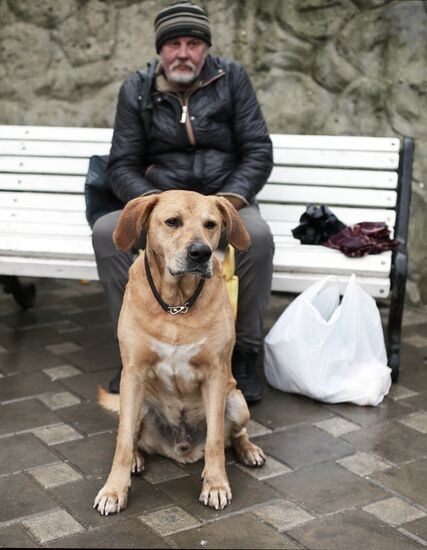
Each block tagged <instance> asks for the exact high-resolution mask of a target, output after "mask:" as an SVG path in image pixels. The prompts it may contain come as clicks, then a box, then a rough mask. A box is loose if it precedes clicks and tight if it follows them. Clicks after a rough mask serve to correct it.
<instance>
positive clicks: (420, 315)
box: [402, 307, 426, 336]
mask: <svg viewBox="0 0 427 550" xmlns="http://www.w3.org/2000/svg"><path fill="white" fill-rule="evenodd" d="M425 322H426V313H425V312H424V311H418V310H414V309H410V308H408V307H405V309H404V311H403V319H402V325H403V326H404V327H407V326H411V325H417V324H425ZM403 334H404V336H406V332H404V333H403Z"/></svg>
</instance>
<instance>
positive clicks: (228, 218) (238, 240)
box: [215, 197, 251, 250]
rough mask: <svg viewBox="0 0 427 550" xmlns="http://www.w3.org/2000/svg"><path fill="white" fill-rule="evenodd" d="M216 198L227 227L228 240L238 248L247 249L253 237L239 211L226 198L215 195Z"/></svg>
mask: <svg viewBox="0 0 427 550" xmlns="http://www.w3.org/2000/svg"><path fill="white" fill-rule="evenodd" d="M215 200H216V203H217V206H218V208H219V210H220V212H221V214H222V219H223V221H224V223H225V225H226V227H227V237H228V242H229V243H230V244H231V245H233V246H234V248H236V250H247V249H248V248H249V246H250V244H251V238H250V236H249V233H248V231H247V229H246V227H245V224H244V223H243V220H242V218H241V217H240V216H239V212H238V211H237V210H236V209H235V208H234V206H233V205H232V204H231V202H230V201H228V200H227V199H226V198H224V197H215Z"/></svg>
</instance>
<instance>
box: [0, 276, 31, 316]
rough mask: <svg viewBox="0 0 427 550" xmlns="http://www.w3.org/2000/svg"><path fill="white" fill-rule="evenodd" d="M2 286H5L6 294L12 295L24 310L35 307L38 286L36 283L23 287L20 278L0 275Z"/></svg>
mask: <svg viewBox="0 0 427 550" xmlns="http://www.w3.org/2000/svg"><path fill="white" fill-rule="evenodd" d="M0 284H2V285H3V290H4V291H5V292H6V294H12V296H13V297H14V299H15V302H16V303H17V304H18V305H19V306H21V307H22V309H24V310H25V309H28V308H30V307H33V305H34V302H35V299H36V286H35V285H34V283H30V284H28V285H23V284H22V283H21V281H20V280H19V278H18V277H16V276H14V275H0Z"/></svg>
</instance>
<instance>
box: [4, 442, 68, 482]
mask: <svg viewBox="0 0 427 550" xmlns="http://www.w3.org/2000/svg"><path fill="white" fill-rule="evenodd" d="M55 462H59V459H58V457H57V456H56V455H55V454H53V453H51V452H50V451H49V450H48V449H46V447H45V446H44V445H43V444H42V443H40V441H38V440H37V439H36V438H35V437H34V435H33V434H21V435H16V436H14V437H6V438H2V439H0V475H3V474H10V473H13V472H20V471H21V470H27V469H29V468H34V467H36V466H43V465H45V464H53V463H55Z"/></svg>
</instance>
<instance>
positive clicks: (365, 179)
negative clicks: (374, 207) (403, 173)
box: [268, 166, 397, 189]
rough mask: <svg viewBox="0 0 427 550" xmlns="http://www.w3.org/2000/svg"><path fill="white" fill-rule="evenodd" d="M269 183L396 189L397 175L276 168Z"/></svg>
mask: <svg viewBox="0 0 427 550" xmlns="http://www.w3.org/2000/svg"><path fill="white" fill-rule="evenodd" d="M268 181H269V182H270V183H292V184H295V185H300V184H301V185H321V186H331V187H334V186H336V187H361V188H364V187H368V188H370V189H396V188H397V173H396V172H386V171H380V170H343V169H330V168H294V167H289V168H288V167H284V166H275V167H274V168H273V171H272V172H271V175H270V177H269V179H268Z"/></svg>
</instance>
